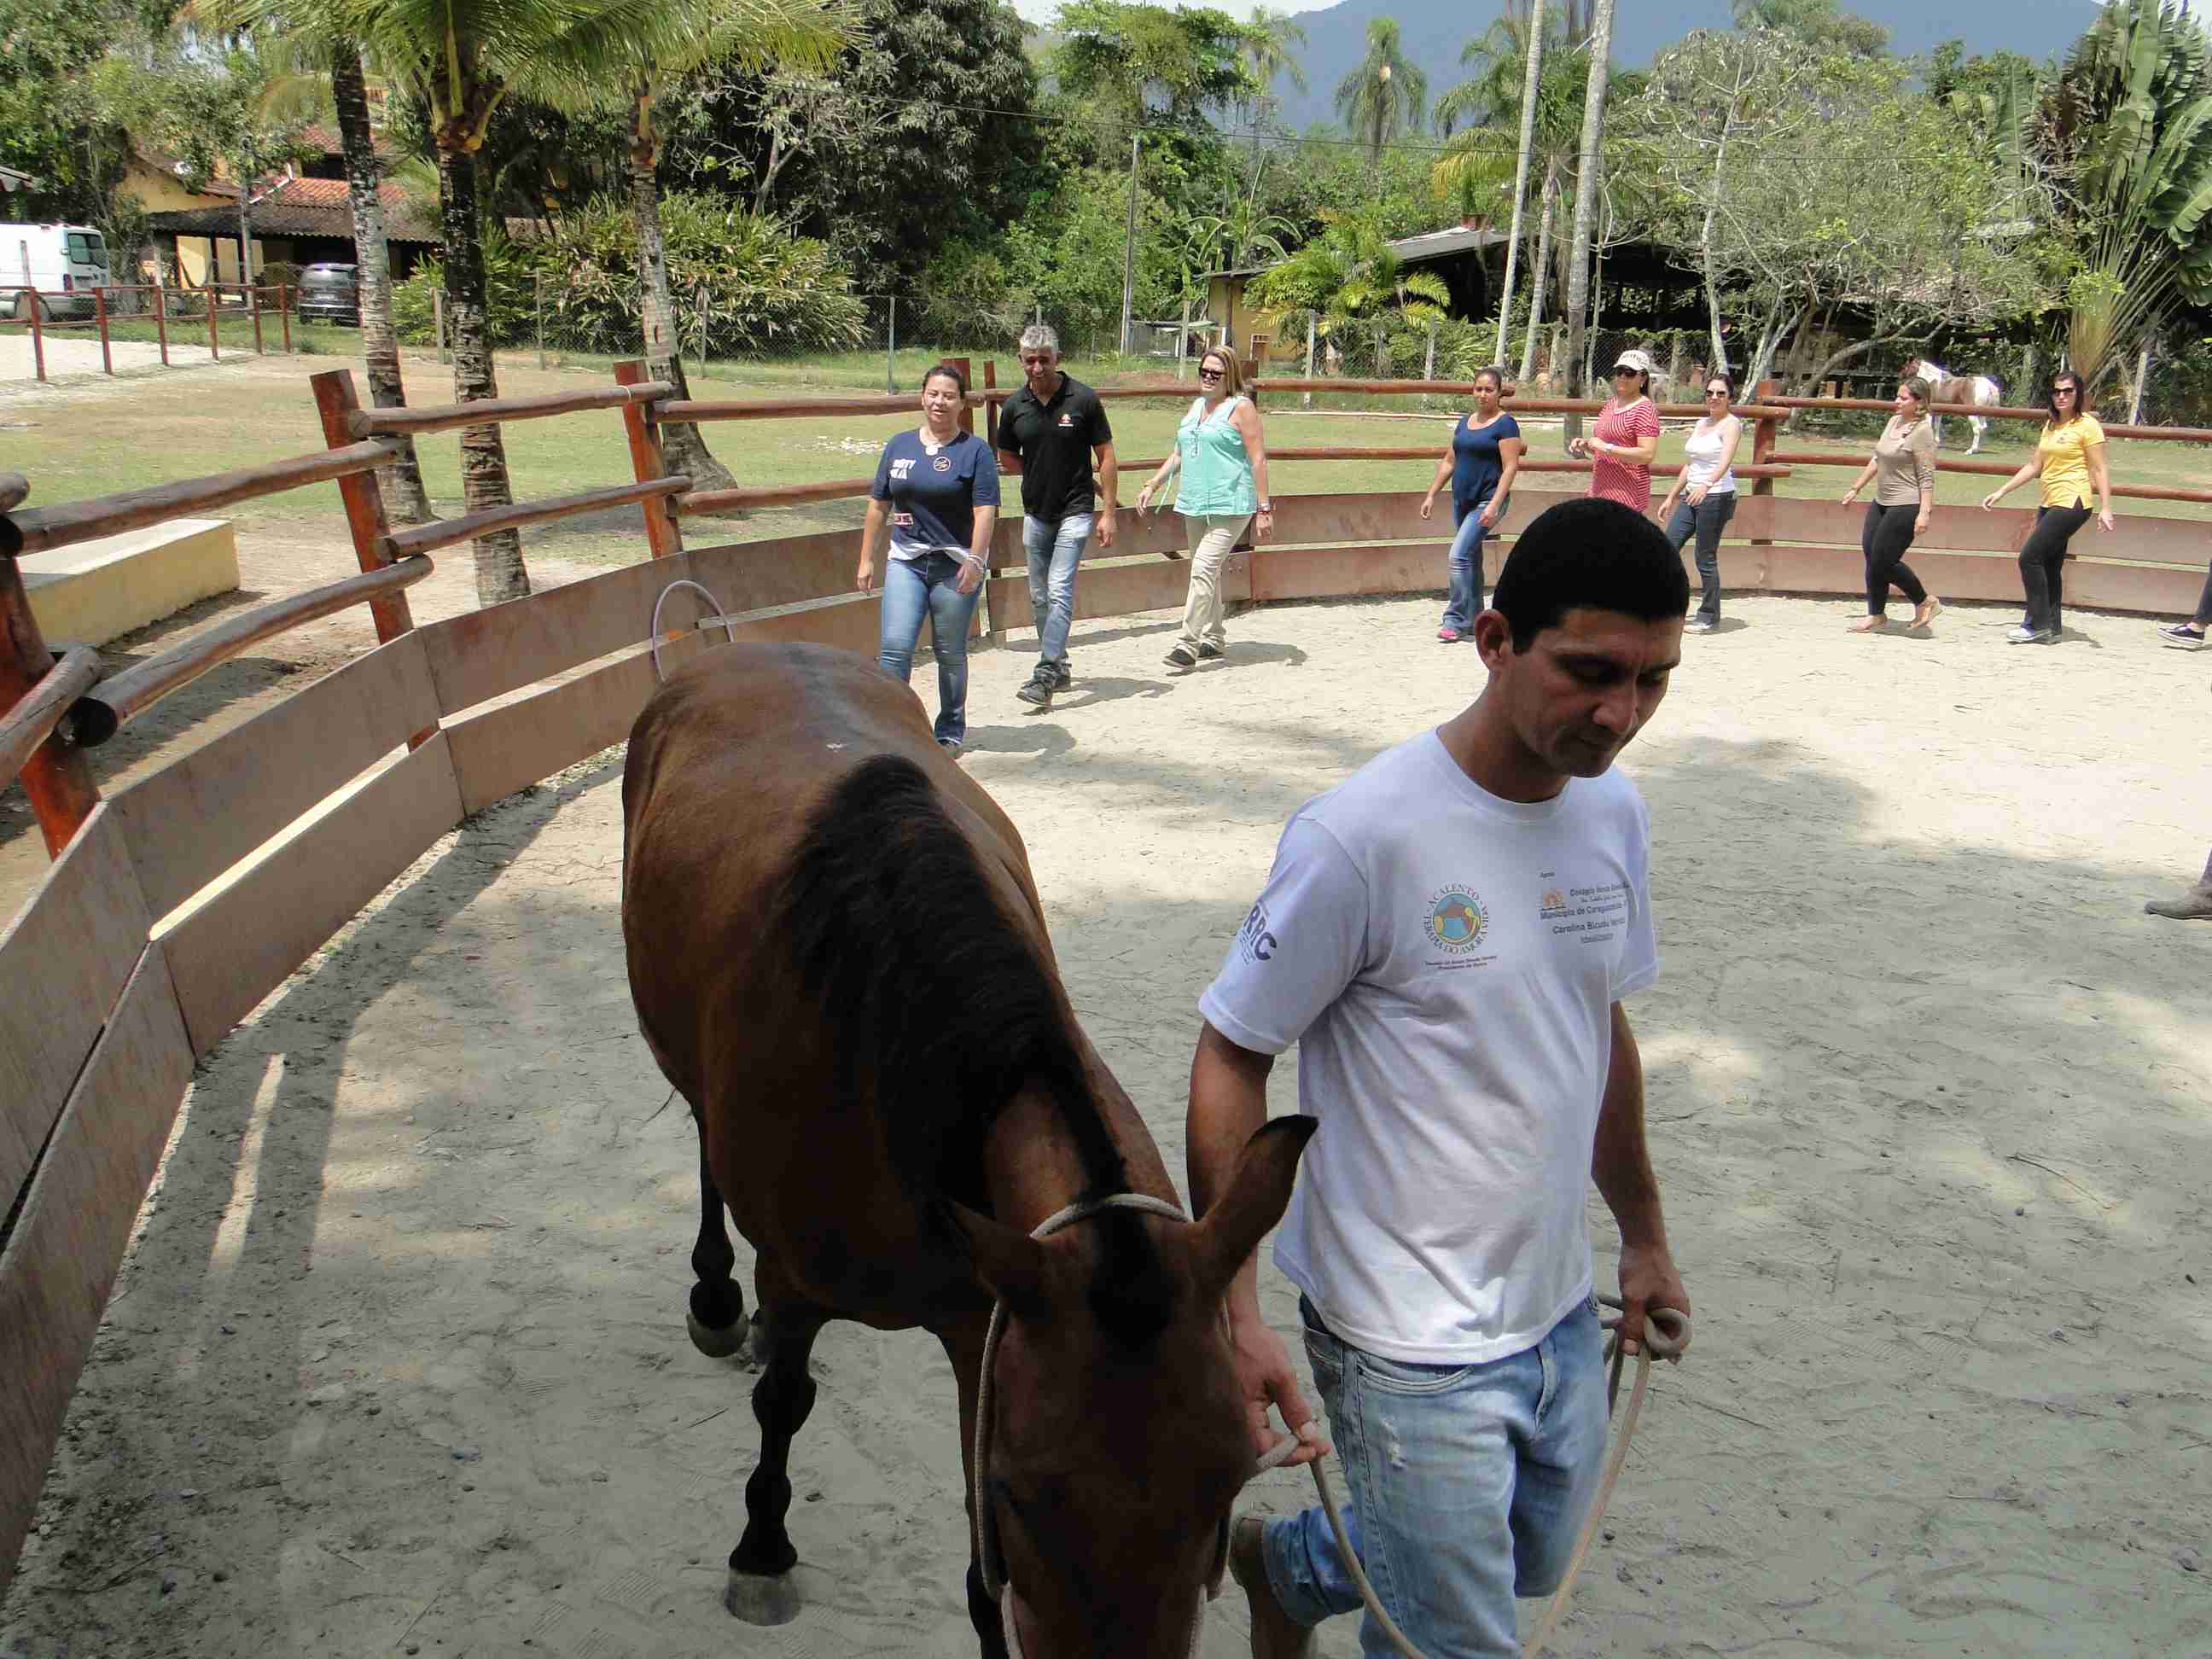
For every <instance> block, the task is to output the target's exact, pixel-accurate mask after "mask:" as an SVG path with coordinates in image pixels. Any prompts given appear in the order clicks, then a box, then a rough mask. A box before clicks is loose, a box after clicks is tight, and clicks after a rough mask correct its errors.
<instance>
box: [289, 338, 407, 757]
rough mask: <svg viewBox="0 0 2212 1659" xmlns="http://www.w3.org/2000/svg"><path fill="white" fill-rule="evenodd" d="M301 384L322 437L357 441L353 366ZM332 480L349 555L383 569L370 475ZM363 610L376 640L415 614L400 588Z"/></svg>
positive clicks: (398, 631)
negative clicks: (310, 392) (310, 394)
mask: <svg viewBox="0 0 2212 1659" xmlns="http://www.w3.org/2000/svg"><path fill="white" fill-rule="evenodd" d="M307 384H308V385H309V386H312V387H313V389H314V393H315V412H316V413H317V414H319V415H320V416H322V418H323V441H324V442H325V444H327V445H328V446H329V447H331V448H332V449H343V448H344V447H346V446H348V445H349V444H353V443H357V442H359V440H358V439H356V437H355V436H354V435H353V428H352V426H351V424H350V423H351V421H352V418H353V414H354V411H355V410H357V409H359V408H360V407H361V399H360V398H359V397H358V396H356V394H355V392H354V389H353V371H352V370H351V369H349V368H331V369H325V370H324V371H323V373H321V374H316V375H312V376H310V377H309V379H308V381H307ZM337 485H338V499H339V500H340V501H343V503H344V504H345V515H346V528H347V529H348V530H349V531H350V532H352V535H353V554H354V558H355V559H356V562H359V564H360V566H361V568H362V570H363V571H364V572H367V571H371V570H381V569H383V568H384V567H385V566H386V565H388V564H390V563H391V562H392V552H391V550H390V549H389V548H388V547H387V546H386V538H388V537H389V536H390V535H391V533H392V526H391V525H390V523H389V522H388V521H387V520H386V518H385V516H384V491H383V490H382V489H381V488H380V487H379V485H378V483H377V482H376V474H375V473H374V472H355V473H349V474H348V475H347V476H346V477H343V478H340V479H339V480H338V481H337ZM368 614H369V615H370V616H371V617H374V619H375V621H376V638H377V642H378V643H379V644H383V643H385V642H386V641H392V640H396V639H398V637H399V636H400V635H402V634H404V633H406V632H407V631H408V630H409V629H411V628H413V627H414V626H415V613H414V611H412V610H411V609H410V607H409V605H408V604H407V595H406V594H405V593H404V592H402V593H390V594H387V595H386V596H385V597H384V598H383V599H372V600H370V601H369V606H368ZM428 736H429V733H428V732H427V731H426V732H417V733H416V736H415V738H413V739H411V741H414V742H417V743H419V742H421V741H422V740H423V739H425V738H428Z"/></svg>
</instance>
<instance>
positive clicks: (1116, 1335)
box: [959, 1117, 1316, 1659]
mask: <svg viewBox="0 0 2212 1659" xmlns="http://www.w3.org/2000/svg"><path fill="white" fill-rule="evenodd" d="M1315 1127H1316V1125H1315V1123H1314V1121H1313V1120H1312V1119H1311V1118H1304V1117H1281V1118H1277V1119H1275V1120H1274V1121H1273V1122H1271V1123H1270V1124H1268V1125H1267V1127H1265V1128H1263V1129H1262V1130H1261V1132H1260V1133H1257V1134H1255V1136H1253V1138H1252V1139H1251V1141H1250V1142H1249V1145H1248V1146H1246V1147H1245V1150H1244V1153H1243V1158H1242V1159H1241V1160H1240V1161H1239V1163H1238V1164H1237V1171H1236V1174H1235V1176H1234V1177H1233V1179H1232V1180H1231V1183H1230V1186H1229V1188H1228V1190H1227V1191H1226V1192H1225V1193H1224V1194H1222V1196H1221V1198H1220V1200H1218V1202H1217V1203H1216V1204H1215V1205H1214V1206H1213V1207H1212V1210H1210V1211H1209V1212H1207V1213H1206V1217H1205V1218H1204V1219H1203V1220H1201V1221H1200V1222H1198V1223H1197V1224H1195V1225H1187V1224H1185V1223H1183V1222H1181V1221H1177V1220H1174V1219H1171V1218H1167V1217H1163V1216H1157V1215H1151V1214H1146V1213H1143V1212H1139V1211H1135V1210H1129V1209H1109V1210H1105V1211H1103V1212H1100V1213H1099V1214H1097V1216H1095V1217H1093V1218H1090V1219H1088V1220H1085V1221H1083V1222H1081V1223H1079V1224H1078V1225H1073V1226H1071V1227H1069V1228H1068V1229H1067V1230H1066V1231H1063V1232H1060V1233H1059V1234H1057V1235H1055V1236H1054V1237H1051V1238H1049V1239H1046V1240H1043V1241H1039V1240H1036V1239H1032V1238H1030V1237H1029V1236H1028V1235H1026V1234H1024V1233H1023V1232H1021V1231H1019V1230H1018V1229H1016V1228H1012V1227H1007V1226H1004V1225H1000V1224H999V1223H997V1222H994V1221H991V1220H988V1219H987V1218H983V1217H981V1216H976V1215H973V1214H970V1213H967V1212H963V1213H962V1214H961V1215H960V1217H959V1221H960V1224H961V1226H962V1227H963V1231H966V1233H967V1235H968V1239H969V1246H970V1249H971V1250H972V1252H973V1255H974V1260H975V1270H976V1273H977V1274H978V1276H979V1277H981V1279H982V1280H983V1281H984V1283H985V1284H986V1285H987V1286H988V1287H989V1288H990V1289H991V1290H992V1291H994V1293H996V1294H997V1295H998V1296H999V1297H1001V1298H1003V1300H1004V1301H1005V1304H1006V1312H1007V1317H1006V1326H1005V1328H1004V1331H1003V1334H1002V1335H1001V1337H1000V1346H999V1349H998V1353H997V1358H996V1361H995V1364H994V1367H993V1370H994V1376H993V1377H992V1378H991V1380H990V1388H989V1394H990V1401H989V1409H990V1412H991V1420H990V1421H989V1423H988V1424H987V1427H986V1433H987V1438H988V1446H989V1451H988V1455H987V1458H986V1460H985V1465H986V1466H985V1468H983V1469H982V1470H981V1487H982V1494H983V1502H984V1505H985V1508H986V1510H987V1519H986V1520H985V1522H983V1524H984V1525H985V1527H986V1528H989V1529H992V1530H994V1532H995V1534H996V1538H997V1541H998V1548H999V1550H1000V1559H1001V1560H1002V1562H1003V1564H1004V1570H1005V1573H1006V1580H1007V1583H1008V1586H1009V1588H1008V1589H1007V1590H1006V1595H1008V1596H1010V1597H1012V1601H1013V1613H1014V1619H1015V1625H1016V1628H1017V1630H1018V1633H1019V1635H1020V1638H1021V1641H1022V1645H1023V1647H1024V1650H1026V1652H1027V1653H1028V1654H1030V1656H1032V1659H1040V1656H1051V1659H1078V1656H1082V1659H1185V1656H1186V1655H1188V1654H1190V1653H1191V1652H1193V1651H1194V1638H1195V1635H1196V1632H1197V1628H1198V1621H1199V1620H1200V1617H1201V1616H1202V1613H1203V1611H1204V1606H1205V1595H1206V1589H1208V1587H1209V1586H1210V1585H1212V1583H1215V1582H1217V1581H1218V1575H1219V1573H1220V1571H1221V1570H1222V1568H1223V1566H1224V1565H1225V1560H1224V1555H1223V1552H1224V1549H1225V1523H1226V1522H1227V1520H1228V1516H1229V1510H1230V1505H1231V1503H1232V1502H1233V1501H1234V1500H1235V1498H1236V1497H1237V1492H1238V1491H1239V1489H1241V1488H1242V1487H1243V1485H1244V1483H1245V1481H1246V1480H1249V1479H1250V1477H1251V1475H1252V1474H1253V1470H1254V1467H1255V1457H1254V1454H1253V1443H1252V1435H1251V1430H1250V1427H1249V1422H1248V1419H1247V1417H1246V1413H1245V1408H1244V1405H1243V1400H1242V1399H1241V1398H1240V1395H1239V1391H1238V1389H1237V1378H1236V1370H1235V1366H1234V1364H1233V1361H1232V1359H1231V1354H1230V1349H1229V1338H1228V1327H1227V1321H1226V1320H1225V1317H1224V1312H1223V1310H1224V1304H1225V1297H1226V1295H1227V1293H1228V1290H1229V1286H1230V1282H1231V1279H1234V1278H1235V1276H1236V1274H1237V1270H1238V1269H1239V1268H1240V1267H1242V1266H1243V1263H1244V1262H1245V1261H1246V1260H1247V1259H1248V1258H1249V1256H1250V1255H1251V1254H1252V1252H1253V1250H1254V1249H1256V1248H1257V1246H1258V1244H1259V1243H1260V1240H1261V1237H1263V1236H1264V1235H1265V1234H1266V1233H1267V1230H1268V1229H1269V1228H1271V1227H1273V1225H1275V1223H1276V1222H1277V1221H1278V1220H1279V1219H1280V1218H1281V1217H1282V1213H1283V1208H1284V1206H1285V1205H1286V1204H1288V1203H1289V1201H1290V1196H1291V1183H1292V1181H1293V1180H1294V1178H1295V1176H1296V1174H1297V1159H1298V1154H1299V1153H1300V1152H1302V1151H1303V1150H1304V1146H1305V1143H1306V1140H1307V1138H1308V1137H1309V1136H1310V1135H1311V1134H1312V1133H1313V1131H1314V1129H1315Z"/></svg>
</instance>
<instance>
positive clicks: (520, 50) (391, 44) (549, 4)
mask: <svg viewBox="0 0 2212 1659" xmlns="http://www.w3.org/2000/svg"><path fill="white" fill-rule="evenodd" d="M296 3H297V0H228V4H227V7H226V9H227V10H228V12H229V13H230V15H231V16H232V17H233V18H234V20H235V21H240V22H258V21H269V22H275V23H279V24H281V23H282V22H283V15H284V13H285V11H286V9H287V8H288V7H290V6H293V5H295V4H296ZM621 4H622V0H321V3H320V10H319V20H320V22H321V25H322V26H323V27H326V28H328V29H329V30H330V31H331V33H337V34H344V35H348V36H349V37H351V38H352V39H354V40H356V41H358V42H359V43H360V46H361V48H362V52H364V53H365V54H366V55H367V56H368V57H369V58H374V60H375V61H376V62H377V63H378V64H380V65H382V66H383V67H384V69H385V70H386V72H387V73H388V74H389V75H390V76H391V77H392V81H393V82H395V83H396V85H397V86H398V88H399V89H400V90H402V91H404V92H405V93H406V94H408V95H410V96H411V97H412V98H414V99H415V100H416V101H417V102H418V103H420V104H421V105H422V107H423V108H424V110H425V111H426V112H428V124H429V137H430V142H431V145H432V148H433V149H435V152H436V155H437V159H438V197H439V215H440V229H441V233H442V236H441V240H442V241H443V243H444V250H445V257H444V260H443V265H442V268H443V272H444V277H445V302H446V326H447V335H448V338H449V340H450V342H451V345H452V350H453V397H454V398H455V400H456V401H457V402H460V403H476V402H479V401H481V400H483V399H485V398H496V397H497V396H499V374H498V371H497V368H496V367H495V364H494V362H493V361H492V346H491V331H490V326H489V321H490V319H489V305H488V302H487V298H486V295H485V291H484V249H483V216H482V213H481V211H480V210H479V207H478V204H477V149H478V148H479V147H481V146H482V144H483V139H484V132H485V130H486V128H487V127H488V126H489V125H490V122H491V118H492V116H493V114H494V112H496V111H497V110H498V108H499V106H500V105H501V103H502V102H503V101H504V100H506V98H507V94H508V93H509V91H510V90H511V89H512V88H513V84H514V82H515V78H516V77H517V76H525V77H527V76H532V75H533V74H536V73H538V72H539V70H540V69H541V67H542V65H543V64H544V60H545V58H546V57H547V55H548V53H549V52H550V51H551V50H552V49H553V46H554V44H555V43H556V42H557V41H558V40H561V39H562V37H563V36H565V35H567V34H568V33H571V32H573V31H574V30H575V29H578V28H580V27H583V26H584V25H585V24H586V22H588V21H592V20H593V19H595V18H600V17H611V16H612V15H615V14H617V10H618V8H619V7H620V6H621ZM460 447H461V493H462V501H463V505H464V506H465V507H466V509H467V510H468V511H469V512H471V513H477V512H484V511H488V510H490V509H493V508H496V507H505V506H507V505H509V504H510V503H511V502H512V501H513V499H514V497H513V491H512V490H511V489H510V488H509V486H508V483H507V447H506V445H505V444H504V443H503V442H502V441H501V438H500V429H499V428H498V427H497V426H495V425H486V426H472V427H468V428H464V429H463V431H462V433H461V446H460ZM475 551H476V568H477V601H478V603H480V604H483V605H496V604H499V603H500V602H501V601H502V600H506V599H520V598H522V597H523V596H524V595H526V594H527V593H528V592H530V574H529V572H528V570H527V569H526V568H525V567H524V565H523V562H522V542H521V538H520V536H519V535H518V533H517V532H514V531H512V530H502V531H497V532H494V533H492V534H491V535H489V536H480V537H478V538H477V540H476V544H475Z"/></svg>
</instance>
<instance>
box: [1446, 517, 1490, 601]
mask: <svg viewBox="0 0 2212 1659" xmlns="http://www.w3.org/2000/svg"><path fill="white" fill-rule="evenodd" d="M1489 505H1490V502H1489V501H1488V499H1487V498H1486V499H1484V500H1482V501H1477V502H1476V503H1475V504H1474V506H1472V507H1468V510H1467V511H1466V512H1464V513H1461V514H1460V515H1459V520H1458V523H1459V533H1458V534H1457V535H1455V536H1454V537H1453V538H1452V544H1451V552H1450V553H1449V555H1448V556H1446V558H1445V560H1444V620H1443V625H1444V626H1445V627H1446V628H1449V629H1455V631H1457V632H1459V633H1462V634H1464V633H1466V632H1467V631H1468V629H1471V628H1473V627H1474V619H1475V618H1476V617H1479V616H1480V615H1481V614H1482V538H1483V537H1484V536H1486V534H1488V533H1489V532H1486V530H1484V529H1483V527H1482V512H1483V509H1484V508H1485V507H1488V506H1489Z"/></svg>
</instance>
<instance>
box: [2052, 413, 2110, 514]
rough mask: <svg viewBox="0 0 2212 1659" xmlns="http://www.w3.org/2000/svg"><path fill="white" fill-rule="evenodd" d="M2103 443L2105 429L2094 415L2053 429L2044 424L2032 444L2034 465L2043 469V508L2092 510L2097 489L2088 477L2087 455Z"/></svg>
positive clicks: (2082, 417) (2079, 418)
mask: <svg viewBox="0 0 2212 1659" xmlns="http://www.w3.org/2000/svg"><path fill="white" fill-rule="evenodd" d="M2104 441H2105V428H2103V427H2101V426H2100V425H2098V424H2097V417H2096V416H2094V415H2082V416H2077V417H2075V419H2073V420H2070V421H2069V422H2066V424H2065V425H2063V426H2053V425H2051V423H2049V422H2045V424H2044V428H2043V435H2042V436H2041V437H2040V438H2039V439H2037V440H2036V442H2035V460H2036V465H2039V466H2040V467H2041V468H2042V469H2043V504H2044V505H2045V507H2093V506H2095V505H2096V501H2097V486H2096V484H2095V483H2094V482H2093V480H2092V479H2091V478H2090V477H2089V458H2088V452H2089V448H2090V446H2092V445H2093V444H2101V443H2103V442H2104Z"/></svg>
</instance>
